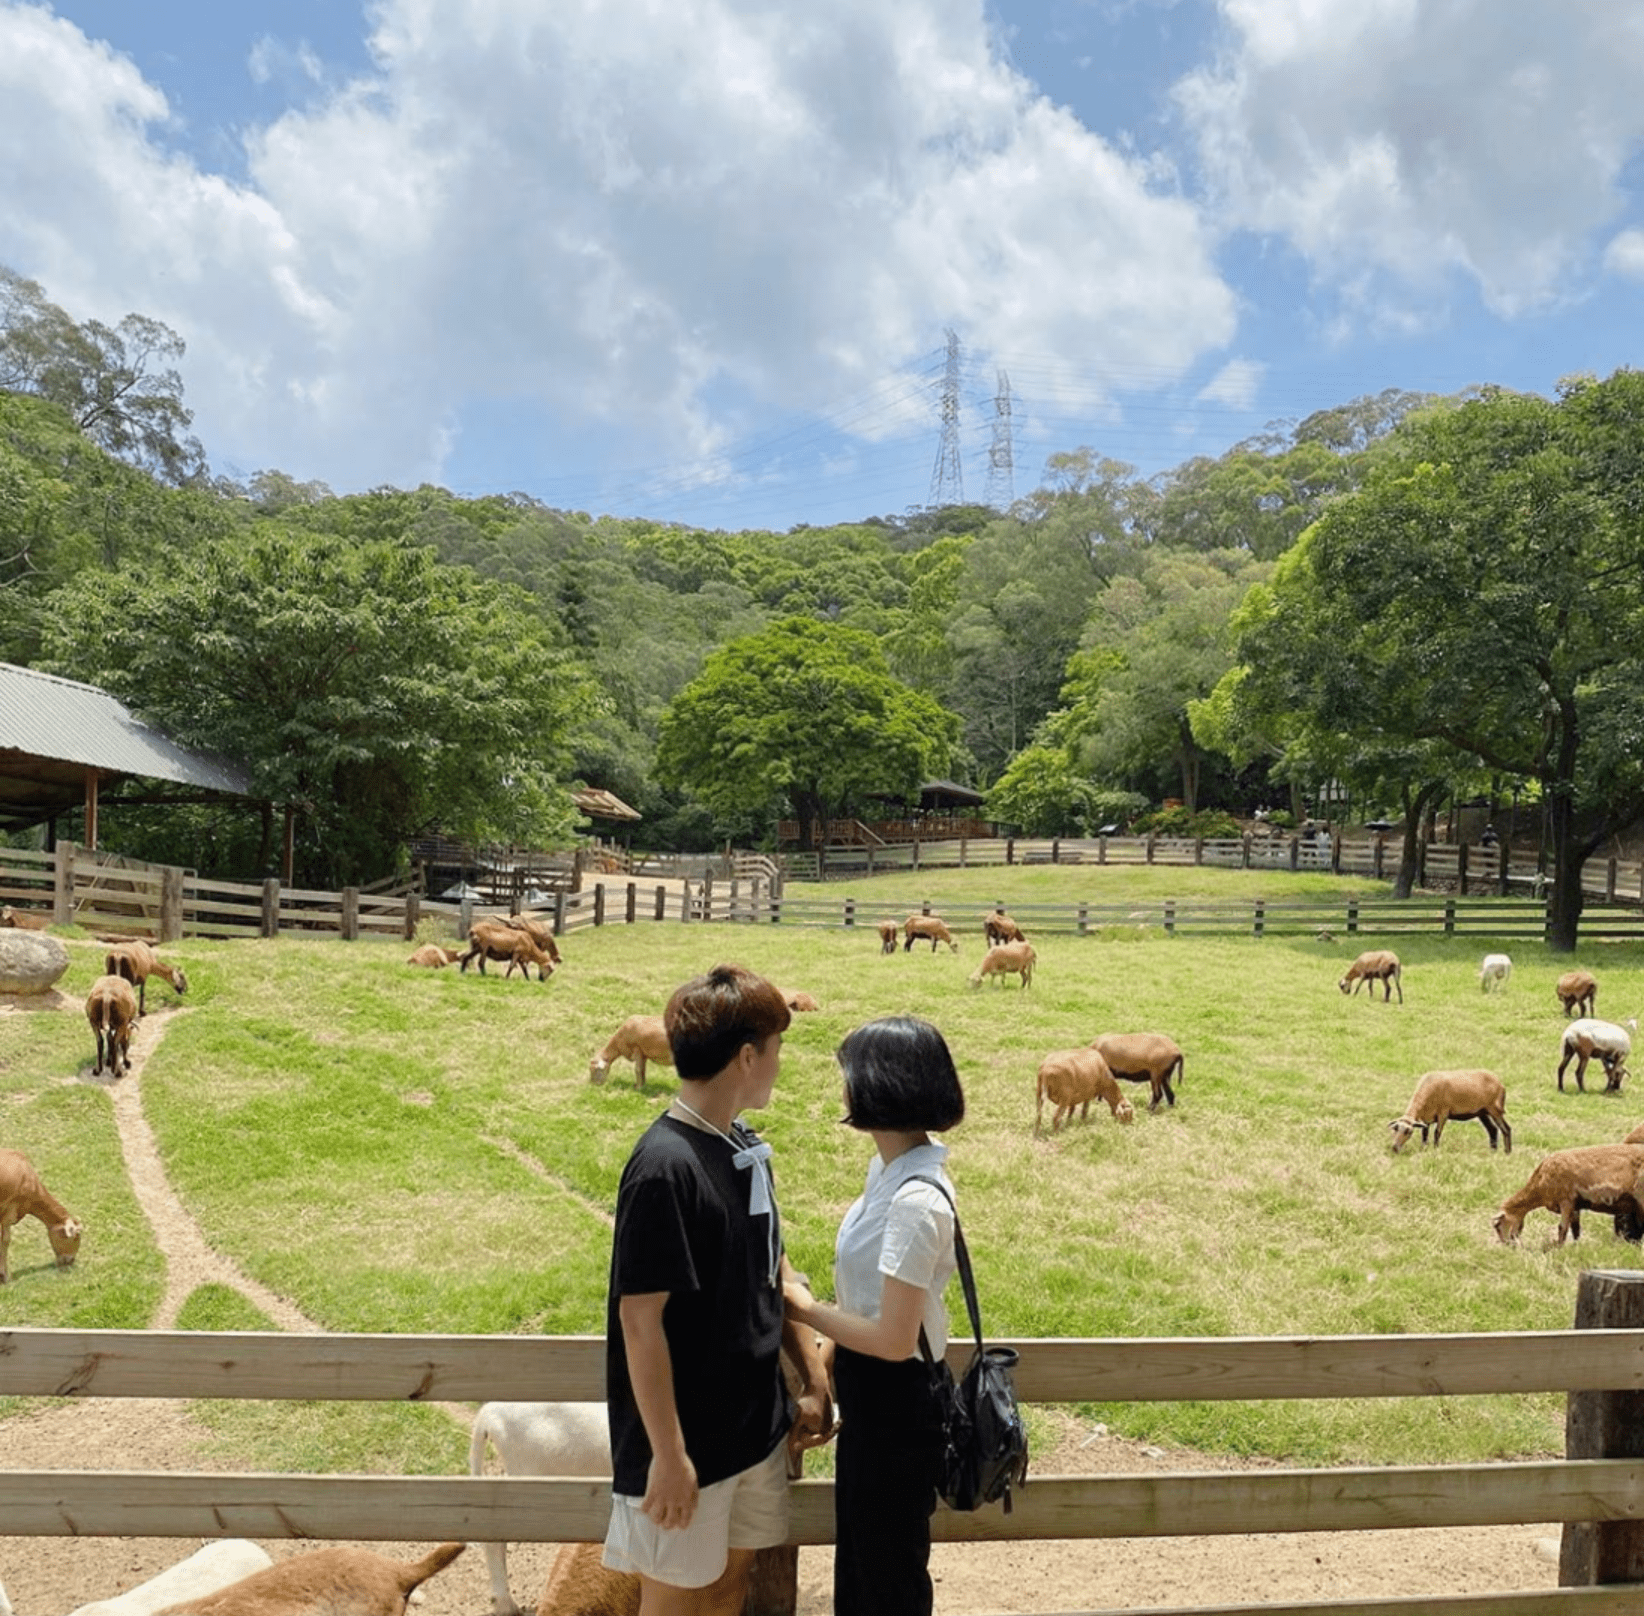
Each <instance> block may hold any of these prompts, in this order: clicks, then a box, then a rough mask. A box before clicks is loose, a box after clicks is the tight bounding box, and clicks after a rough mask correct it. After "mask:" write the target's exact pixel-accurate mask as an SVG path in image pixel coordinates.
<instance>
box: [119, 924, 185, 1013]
mask: <svg viewBox="0 0 1644 1616" xmlns="http://www.w3.org/2000/svg"><path fill="white" fill-rule="evenodd" d="M103 970H104V972H105V973H106V974H107V975H109V976H123V977H124V978H125V979H126V981H128V982H129V983H131V985H132V986H133V987H134V988H136V989H137V1014H138V1015H139V1016H142V1015H145V1014H147V1011H148V1004H147V996H148V979H149V978H150V977H151V976H163V977H164V978H165V979H166V981H168V982H169V983H170V984H171V986H172V991H173V992H175V993H176V995H177V997H178V998H181V997H182V996H183V995H184V994H185V993H187V992H188V978H187V977H186V976H185V975H184V974H183V968H182V966H180V965H173V964H172V963H171V961H170V960H164V959H161V958H160V956H159V955H158V954H156V953H155V952H154V950H153V949H152V948H150V947H149V945H148V944H147V943H145V942H141V941H134V942H129V943H116V944H115V945H114V946H113V947H112V948H111V949H109V951H108V953H106V954H105V955H104V956H103Z"/></svg>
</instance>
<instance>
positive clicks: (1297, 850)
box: [1290, 836, 1301, 870]
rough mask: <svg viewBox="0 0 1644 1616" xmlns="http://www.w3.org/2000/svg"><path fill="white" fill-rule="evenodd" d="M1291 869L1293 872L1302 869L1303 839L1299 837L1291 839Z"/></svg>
mask: <svg viewBox="0 0 1644 1616" xmlns="http://www.w3.org/2000/svg"><path fill="white" fill-rule="evenodd" d="M1290 868H1291V869H1292V870H1298V869H1300V868H1301V837H1299V836H1292V837H1291V838H1290Z"/></svg>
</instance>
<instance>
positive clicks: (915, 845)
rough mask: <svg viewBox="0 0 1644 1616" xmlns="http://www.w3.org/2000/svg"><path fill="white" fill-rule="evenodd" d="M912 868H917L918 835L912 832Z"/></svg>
mask: <svg viewBox="0 0 1644 1616" xmlns="http://www.w3.org/2000/svg"><path fill="white" fill-rule="evenodd" d="M913 867H914V869H916V870H917V869H918V868H919V834H918V832H917V831H915V832H914V837H913Z"/></svg>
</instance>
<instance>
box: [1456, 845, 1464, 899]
mask: <svg viewBox="0 0 1644 1616" xmlns="http://www.w3.org/2000/svg"><path fill="white" fill-rule="evenodd" d="M1456 889H1457V890H1458V891H1459V892H1460V893H1461V895H1462V897H1464V898H1465V897H1466V896H1467V844H1466V843H1465V842H1462V843H1460V844H1459V845H1458V846H1457V848H1456Z"/></svg>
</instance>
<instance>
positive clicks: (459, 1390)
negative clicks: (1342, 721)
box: [0, 1274, 1644, 1616]
mask: <svg viewBox="0 0 1644 1616" xmlns="http://www.w3.org/2000/svg"><path fill="white" fill-rule="evenodd" d="M1602 1277H1603V1278H1604V1279H1606V1280H1609V1281H1616V1282H1620V1283H1622V1284H1623V1285H1624V1286H1626V1287H1628V1288H1629V1295H1630V1293H1631V1291H1632V1290H1637V1289H1641V1288H1644V1276H1639V1275H1637V1274H1626V1275H1614V1274H1611V1275H1606V1276H1602ZM1629 1316H1630V1315H1629ZM1008 1344H1009V1345H1012V1346H1014V1347H1016V1349H1017V1350H1018V1352H1019V1353H1020V1354H1021V1361H1020V1366H1019V1369H1018V1374H1017V1384H1018V1390H1019V1392H1020V1395H1021V1396H1022V1398H1023V1400H1024V1401H1027V1402H1067V1401H1102V1402H1122V1401H1176V1400H1183V1399H1191V1400H1229V1399H1248V1398H1262V1399H1266V1398H1299V1397H1306V1398H1334V1397H1450V1396H1460V1395H1464V1394H1468V1395H1471V1394H1479V1393H1486V1394H1488V1393H1495V1394H1502V1395H1523V1394H1526V1393H1532V1392H1558V1391H1563V1392H1567V1393H1572V1394H1576V1395H1578V1396H1581V1395H1587V1396H1591V1395H1595V1394H1604V1395H1608V1394H1611V1393H1616V1392H1620V1393H1625V1394H1629V1395H1634V1396H1636V1394H1637V1393H1638V1392H1639V1391H1641V1390H1644V1329H1636V1328H1589V1329H1577V1330H1569V1331H1543V1332H1518V1333H1503V1334H1493V1333H1492V1334H1466V1335H1423V1336H1416V1335H1400V1336H1339V1337H1300V1338H1290V1337H1246V1338H1220V1337H1208V1338H1199V1339H1159V1340H1137V1339H1125V1340H1020V1341H1013V1342H1010V1343H1008ZM967 1353H968V1347H967V1346H966V1344H965V1343H963V1342H959V1341H956V1342H955V1343H954V1344H953V1346H952V1347H951V1348H950V1350H949V1360H950V1362H951V1363H953V1364H954V1365H955V1367H956V1368H958V1367H962V1365H963V1362H964V1360H965V1358H966V1356H967ZM604 1356H605V1343H604V1341H603V1339H602V1338H600V1337H597V1336H572V1337H560V1338H532V1337H516V1336H502V1337H493V1336H409V1335H407V1336H399V1335H362V1336H330V1335H280V1334H275V1333H244V1334H210V1333H196V1332H158V1331H107V1330H36V1329H9V1330H0V1395H20V1396H31V1397H39V1396H45V1397H181V1398H194V1397H213V1398H260V1399H285V1398H297V1399H304V1400H313V1399H351V1400H358V1399H372V1400H410V1401H425V1400H428V1399H432V1398H439V1399H464V1400H475V1401H478V1400H482V1399H486V1398H498V1399H504V1400H538V1401H541V1400H562V1399H563V1400H576V1401H583V1400H588V1399H598V1398H599V1397H602V1396H603V1394H604ZM792 1504H793V1510H792V1529H791V1535H790V1542H793V1543H798V1544H825V1543H830V1542H832V1541H833V1501H832V1484H831V1483H830V1482H827V1481H822V1480H801V1481H798V1482H796V1483H794V1484H793V1489H792ZM609 1506H610V1486H609V1483H608V1482H602V1481H597V1480H594V1481H591V1480H588V1479H585V1478H577V1479H567V1478H557V1479H556V1478H541V1477H500V1478H499V1477H487V1478H476V1477H469V1476H460V1477H456V1476H453V1477H382V1476H359V1475H349V1476H318V1475H285V1474H281V1475H268V1474H255V1475H252V1474H227V1475H224V1474H217V1473H213V1474H209V1475H201V1474H192V1473H182V1474H162V1473H134V1472H128V1471H96V1470H49V1471H32V1472H31V1471H8V1470H0V1520H3V1521H4V1522H5V1523H6V1526H5V1530H6V1532H7V1533H8V1534H12V1535H24V1536H64V1535H76V1536H87V1535H89V1536H145V1537H149V1536H152V1537H208V1538H209V1537H216V1536H230V1535H233V1536H246V1537H262V1538H287V1537H302V1538H323V1539H333V1540H335V1539H350V1540H365V1541H384V1540H403V1539H407V1538H410V1539H413V1540H423V1539H426V1540H428V1541H437V1540H442V1539H451V1538H461V1539H464V1540H468V1541H484V1540H487V1539H497V1538H502V1539H512V1540H518V1541H529V1542H555V1543H559V1542H578V1541H596V1540H598V1539H599V1538H600V1537H602V1536H603V1535H604V1530H605V1524H606V1520H607V1517H608V1514H609ZM1641 1517H1644V1461H1641V1460H1637V1459H1633V1458H1626V1457H1621V1458H1616V1457H1605V1456H1598V1457H1588V1456H1580V1455H1577V1456H1574V1457H1570V1458H1565V1459H1557V1460H1553V1459H1548V1460H1527V1461H1520V1462H1497V1463H1485V1464H1444V1465H1422V1466H1400V1465H1388V1466H1351V1467H1340V1468H1282V1469H1263V1470H1261V1471H1259V1472H1252V1473H1245V1472H1232V1473H1229V1472H1182V1473H1175V1474H1160V1475H1151V1476H1144V1477H1138V1476H1132V1475H1085V1476H1052V1477H1039V1478H1034V1479H1032V1480H1031V1481H1030V1483H1029V1485H1028V1486H1027V1487H1026V1488H1025V1489H1024V1490H1023V1491H1022V1492H1021V1493H1020V1494H1019V1495H1018V1499H1017V1503H1016V1507H1015V1509H1014V1511H1013V1512H1012V1513H1011V1514H1010V1515H1005V1514H1003V1513H1002V1512H1001V1511H999V1510H997V1509H986V1510H982V1511H979V1512H977V1513H975V1514H968V1515H967V1514H955V1513H951V1512H949V1511H945V1510H942V1511H938V1513H937V1516H936V1519H935V1522H934V1523H933V1535H934V1536H935V1537H936V1538H937V1539H938V1540H939V1541H978V1540H1002V1539H1014V1540H1021V1539H1051V1538H1089V1537H1156V1536H1176V1535H1182V1534H1192V1535H1214V1534H1228V1533H1252V1532H1318V1531H1376V1530H1381V1529H1387V1528H1397V1527H1433V1526H1484V1525H1508V1524H1529V1523H1534V1522H1543V1521H1560V1522H1565V1523H1605V1522H1633V1521H1637V1520H1639V1519H1640V1518H1641ZM1623 1529H1624V1530H1625V1529H1626V1528H1623ZM1633 1530H1636V1528H1633ZM1610 1595H1611V1597H1612V1598H1614V1599H1617V1600H1619V1601H1620V1602H1618V1603H1615V1604H1614V1605H1613V1606H1612V1605H1609V1604H1601V1603H1598V1602H1596V1601H1593V1600H1591V1599H1582V1598H1581V1597H1580V1596H1579V1594H1578V1592H1577V1591H1576V1590H1570V1591H1569V1593H1568V1595H1566V1596H1559V1597H1556V1598H1555V1597H1553V1596H1549V1595H1547V1594H1545V1593H1543V1594H1538V1595H1535V1596H1530V1595H1520V1594H1511V1595H1501V1596H1492V1600H1500V1599H1509V1600H1512V1601H1530V1602H1529V1603H1526V1604H1525V1605H1524V1607H1523V1608H1524V1609H1526V1610H1527V1611H1528V1610H1530V1609H1535V1610H1548V1611H1551V1610H1575V1609H1581V1610H1584V1611H1597V1610H1600V1609H1604V1610H1609V1609H1612V1608H1613V1609H1614V1610H1616V1611H1617V1612H1621V1611H1626V1612H1628V1613H1629V1616H1637V1613H1638V1612H1640V1611H1644V1584H1639V1585H1633V1586H1630V1587H1629V1589H1628V1590H1627V1591H1626V1593H1625V1596H1624V1597H1623V1595H1622V1593H1621V1591H1620V1590H1617V1589H1611V1590H1610ZM1372 1607H1374V1608H1377V1609H1383V1608H1385V1609H1398V1610H1404V1611H1409V1610H1415V1609H1422V1610H1430V1611H1432V1612H1435V1613H1439V1612H1445V1613H1456V1616H1459V1613H1462V1612H1466V1611H1468V1610H1469V1609H1471V1608H1472V1605H1471V1603H1470V1602H1469V1601H1468V1600H1467V1599H1461V1600H1430V1599H1429V1600H1422V1601H1408V1600H1403V1601H1392V1602H1382V1601H1372V1602H1367V1604H1366V1606H1365V1608H1366V1609H1369V1608H1372ZM1288 1608H1291V1609H1294V1610H1297V1611H1301V1610H1309V1611H1317V1612H1319V1613H1321V1616H1322V1613H1323V1612H1325V1611H1327V1610H1328V1611H1330V1612H1334V1613H1335V1616H1340V1612H1341V1611H1342V1610H1343V1609H1344V1608H1348V1607H1345V1606H1343V1605H1340V1604H1337V1603H1330V1604H1328V1605H1318V1606H1299V1605H1298V1606H1293V1607H1288ZM1489 1608H1490V1609H1492V1610H1499V1609H1504V1608H1508V1607H1507V1606H1504V1605H1502V1604H1500V1603H1492V1604H1491V1605H1490V1606H1489ZM1513 1608H1517V1607H1516V1606H1515V1607H1513Z"/></svg>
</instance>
